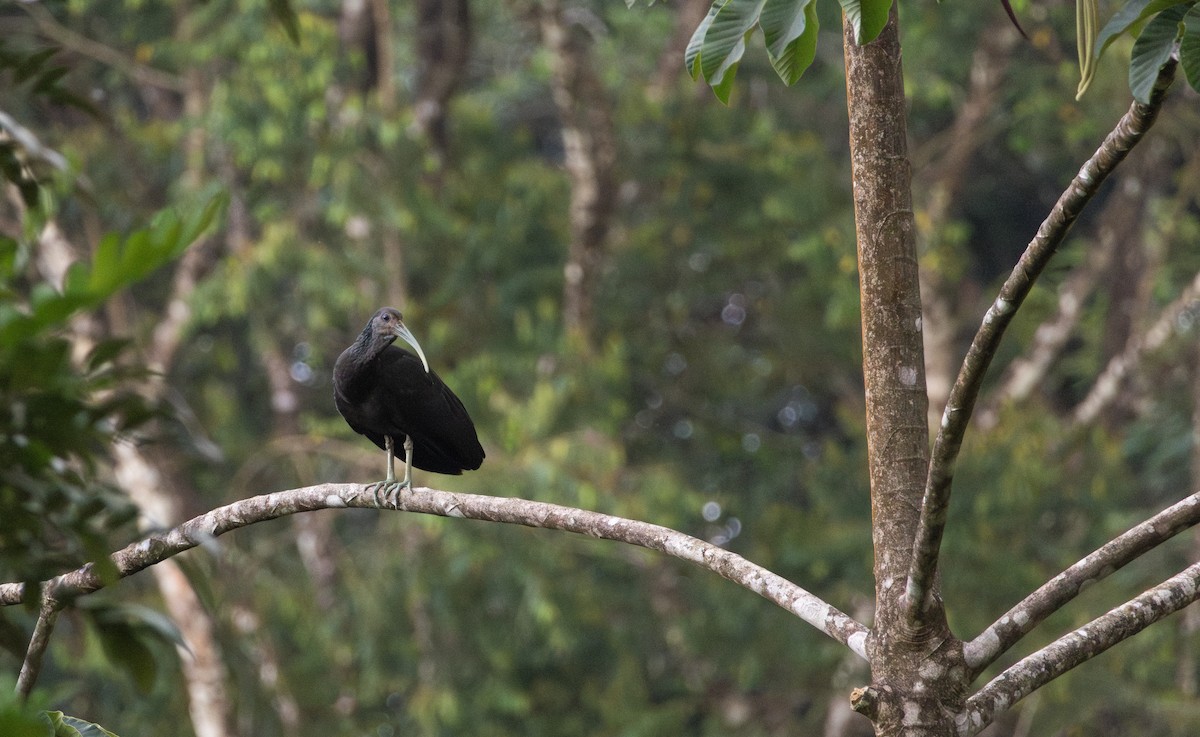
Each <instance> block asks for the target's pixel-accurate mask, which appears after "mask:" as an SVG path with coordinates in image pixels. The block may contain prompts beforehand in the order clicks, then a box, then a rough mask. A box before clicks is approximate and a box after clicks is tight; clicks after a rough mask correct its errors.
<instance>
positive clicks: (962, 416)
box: [908, 61, 1176, 614]
mask: <svg viewBox="0 0 1200 737" xmlns="http://www.w3.org/2000/svg"><path fill="white" fill-rule="evenodd" d="M1175 66H1176V65H1175V62H1173V61H1172V62H1168V64H1167V65H1166V66H1164V67H1163V69H1162V71H1161V72H1160V73H1159V75H1158V80H1157V82H1156V83H1155V86H1154V92H1153V94H1152V95H1151V99H1150V102H1149V104H1142V103H1139V102H1135V103H1133V105H1132V106H1131V107H1130V108H1129V110H1128V112H1126V113H1125V115H1124V116H1122V118H1121V120H1120V121H1119V122H1118V123H1117V125H1116V127H1115V128H1113V130H1112V131H1111V132H1110V133H1109V134H1108V136H1107V137H1106V138H1105V139H1104V142H1103V143H1102V144H1101V145H1100V148H1099V149H1097V150H1096V153H1094V154H1093V155H1092V157H1091V158H1090V159H1088V161H1087V163H1086V164H1084V165H1083V168H1082V169H1080V170H1079V173H1078V174H1077V175H1075V178H1074V179H1073V180H1071V183H1070V185H1069V186H1068V187H1067V189H1066V191H1064V192H1063V193H1062V195H1061V196H1060V197H1059V198H1058V202H1057V203H1055V205H1054V208H1053V209H1052V210H1051V211H1050V214H1049V215H1048V216H1047V217H1046V219H1045V220H1044V221H1043V222H1042V225H1041V227H1040V228H1038V232H1037V235H1036V236H1034V239H1033V240H1032V241H1031V242H1030V244H1029V246H1028V247H1026V249H1025V253H1023V254H1022V255H1021V259H1020V261H1018V262H1017V266H1016V268H1014V269H1013V271H1012V274H1010V275H1009V277H1008V279H1007V280H1006V281H1005V282H1004V285H1003V286H1002V287H1001V288H1000V294H999V296H998V297H997V298H996V301H995V302H994V303H993V304H992V306H991V307H990V308H988V311H987V314H986V315H984V318H983V324H982V325H980V327H979V330H978V331H977V332H976V334H975V338H974V340H972V341H971V346H970V348H969V349H968V350H967V356H966V358H965V359H964V360H963V364H962V368H961V369H960V371H959V374H958V379H956V380H955V382H954V387H953V388H952V389H951V390H950V399H949V401H948V402H947V403H946V410H945V412H944V413H943V415H942V423H941V427H940V428H939V430H938V434H937V439H936V440H935V441H934V445H933V454H932V456H931V458H930V463H929V478H928V481H927V483H926V485H925V497H924V500H923V501H922V503H921V522H920V529H919V534H918V537H917V542H916V546H915V549H914V555H913V558H912V571H911V574H910V577H909V586H908V597H909V609H910V614H915V613H916V608H917V607H920V606H921V602H922V601H923V600H924V599H925V598H926V597H927V596H928V592H929V591H930V590H931V588H932V585H933V578H934V574H935V572H936V570H937V558H938V551H939V550H940V548H941V543H942V534H943V532H944V531H945V526H946V513H947V511H948V509H949V504H950V487H951V484H952V482H953V480H954V468H955V462H956V461H957V458H958V452H959V449H960V448H961V446H962V440H963V436H964V434H965V433H966V428H967V423H968V422H969V421H970V418H971V413H972V411H973V410H974V407H975V400H976V399H977V398H978V397H979V389H980V387H981V386H982V385H983V379H984V376H985V375H986V374H987V369H988V366H989V365H990V364H991V362H992V359H993V358H994V357H995V355H996V349H997V347H998V346H999V344H1000V340H1001V338H1003V337H1004V332H1005V330H1006V329H1007V328H1008V325H1009V323H1010V322H1011V321H1012V318H1013V316H1014V315H1015V314H1016V312H1017V309H1018V308H1020V306H1021V304H1022V303H1023V302H1024V301H1025V297H1026V296H1028V295H1029V292H1030V290H1031V289H1033V285H1034V283H1035V282H1036V281H1037V278H1038V276H1039V275H1041V273H1042V271H1043V269H1045V268H1046V265H1047V264H1048V263H1049V262H1050V258H1051V257H1052V256H1053V255H1054V252H1055V251H1056V250H1057V249H1058V246H1059V245H1060V244H1061V243H1062V242H1063V240H1064V239H1065V238H1066V235H1067V232H1068V231H1069V230H1070V229H1071V226H1072V225H1074V223H1075V220H1076V219H1077V218H1078V217H1079V214H1080V213H1081V212H1082V211H1083V208H1084V207H1085V206H1086V205H1087V203H1088V202H1090V201H1091V199H1092V197H1094V196H1095V194H1096V192H1097V191H1098V190H1099V188H1100V185H1101V184H1102V183H1103V182H1104V180H1105V179H1106V178H1107V177H1108V175H1109V174H1110V173H1112V171H1113V170H1114V169H1115V168H1116V167H1117V165H1118V164H1120V163H1121V162H1122V161H1123V160H1124V159H1125V156H1126V155H1127V154H1128V153H1129V151H1130V149H1132V148H1133V147H1134V146H1135V145H1136V144H1137V143H1138V142H1139V141H1140V140H1141V139H1142V137H1143V136H1144V135H1145V134H1146V131H1148V130H1149V129H1150V127H1151V126H1152V125H1153V124H1154V121H1155V119H1156V118H1157V116H1158V111H1159V110H1160V109H1161V107H1162V103H1163V100H1164V99H1165V96H1166V92H1167V88H1168V87H1169V86H1170V85H1171V82H1172V80H1174V78H1175Z"/></svg>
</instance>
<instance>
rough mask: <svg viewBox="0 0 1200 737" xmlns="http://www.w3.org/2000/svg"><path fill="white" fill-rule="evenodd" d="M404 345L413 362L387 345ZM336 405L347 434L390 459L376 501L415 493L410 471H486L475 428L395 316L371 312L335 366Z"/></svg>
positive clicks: (387, 311) (391, 311)
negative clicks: (400, 451) (399, 448)
mask: <svg viewBox="0 0 1200 737" xmlns="http://www.w3.org/2000/svg"><path fill="white" fill-rule="evenodd" d="M396 338H403V339H404V340H405V342H407V343H408V344H409V345H410V346H412V347H413V348H414V349H416V351H417V355H413V354H412V353H409V352H408V351H406V350H404V349H403V348H400V347H398V346H395V345H392V343H394V342H395V341H396ZM333 401H334V404H335V405H337V409H338V412H341V413H342V417H344V418H345V419H346V422H347V424H349V425H350V427H351V429H353V430H354V431H355V432H357V433H360V434H362V435H366V436H367V437H368V438H370V439H371V442H373V443H375V444H376V445H378V446H379V447H380V448H383V449H384V450H385V451H387V478H386V479H384V480H383V481H381V482H379V483H378V484H375V487H376V488H375V495H376V500H377V501H378V500H379V499H380V496H381V495H382V496H383V497H384V498H386V497H388V496H389V495H391V494H396V495H397V498H398V495H399V493H400V491H401V490H402V489H406V488H410V487H411V486H412V467H413V466H416V467H417V468H420V469H423V470H425V471H433V472H435V473H446V474H460V473H462V472H463V471H474V470H475V469H477V468H479V466H480V465H481V464H482V463H483V455H484V454H483V448H482V447H481V446H480V445H479V437H478V436H477V435H476V434H475V424H474V423H473V422H471V417H470V415H468V414H467V410H466V408H465V407H463V404H462V401H460V400H459V398H458V397H457V396H455V395H454V392H452V391H450V387H448V386H446V384H445V383H444V382H443V381H442V380H441V379H440V378H438V375H437V374H435V373H433V372H432V371H430V370H429V362H428V361H426V360H425V352H424V351H423V350H421V344H420V343H418V342H417V339H416V338H414V337H413V334H412V333H411V332H410V331H409V329H408V327H406V326H405V324H404V319H403V318H402V317H401V316H400V311H399V310H395V309H393V308H391V307H384V308H383V309H381V310H379V312H376V313H375V315H374V316H373V317H372V318H371V321H370V322H368V323H367V327H366V328H364V329H363V331H362V333H360V334H359V336H358V339H357V340H355V341H354V343H353V344H352V345H351V346H350V347H349V348H347V349H346V350H345V351H343V352H342V355H340V356H338V360H337V363H335V364H334V366H333ZM401 438H403V440H402V442H403V444H404V480H403V481H399V482H397V481H396V471H395V452H396V441H397V440H400V439H401Z"/></svg>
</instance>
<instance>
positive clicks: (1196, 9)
mask: <svg viewBox="0 0 1200 737" xmlns="http://www.w3.org/2000/svg"><path fill="white" fill-rule="evenodd" d="M1179 65H1180V66H1182V67H1183V73H1184V74H1185V75H1186V76H1187V81H1188V84H1190V85H1191V86H1192V89H1194V90H1196V91H1197V92H1200V4H1196V5H1193V6H1192V9H1191V10H1189V11H1188V12H1187V15H1185V16H1183V38H1182V39H1180V41H1179Z"/></svg>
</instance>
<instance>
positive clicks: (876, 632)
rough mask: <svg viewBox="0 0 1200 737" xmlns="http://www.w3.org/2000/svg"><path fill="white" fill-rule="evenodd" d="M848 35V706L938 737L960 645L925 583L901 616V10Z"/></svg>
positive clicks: (917, 380) (906, 440)
mask: <svg viewBox="0 0 1200 737" xmlns="http://www.w3.org/2000/svg"><path fill="white" fill-rule="evenodd" d="M843 34H844V47H845V57H846V96H847V103H848V107H849V118H850V160H851V176H852V180H853V184H854V219H855V229H856V236H857V242H858V272H859V287H860V291H861V293H862V331H863V379H864V385H865V389H866V409H867V450H868V461H869V467H870V477H871V517H872V529H873V533H872V535H873V537H872V541H873V543H874V548H875V567H874V569H875V571H874V572H875V626H874V628H873V630H872V634H871V640H870V648H869V651H868V655H869V656H870V663H871V685H870V686H869V687H868V688H866V689H863V690H861V691H860V692H859V693H860V698H858V699H856V700H855V701H854V702H853V704H852V705H853V707H854V709H855V710H856V711H859V712H860V713H863V714H866V715H867V716H868V717H869V718H870V719H871V720H872V721H873V722H874V724H875V729H876V734H878V735H881V737H887V736H890V735H904V736H905V737H934V736H943V737H944V736H946V735H951V734H953V731H954V725H953V721H952V719H951V718H950V716H949V715H951V714H955V713H957V712H958V711H959V710H960V709H961V708H962V705H963V700H964V698H965V687H966V682H965V681H964V679H963V676H964V670H963V667H962V663H961V658H962V648H961V643H959V642H958V640H956V639H955V638H954V636H953V635H952V634H951V633H950V630H949V627H948V626H947V625H946V621H945V615H944V610H943V608H942V604H941V601H940V600H939V599H938V597H937V596H936V592H935V591H934V588H933V587H932V585H931V587H930V589H929V591H930V596H929V598H928V600H927V601H925V602H923V603H925V604H926V606H925V607H922V608H921V610H920V616H919V617H916V618H912V617H909V616H907V615H906V614H907V613H906V608H905V606H904V582H905V580H906V578H907V576H908V572H909V562H910V559H911V557H912V544H913V540H914V539H915V536H916V529H917V521H918V514H917V510H918V503H919V501H920V498H921V492H922V488H923V487H924V484H925V477H926V472H927V466H928V459H929V429H928V424H927V421H926V411H927V407H928V399H927V396H926V386H925V358H924V350H923V345H922V334H921V328H922V326H921V320H922V317H921V288H920V283H919V280H918V274H917V257H916V256H917V254H916V228H915V225H914V218H913V209H912V189H911V165H910V163H909V158H908V150H907V142H906V134H907V122H906V118H905V107H906V103H905V97H904V75H903V71H902V67H901V57H900V31H899V20H898V17H897V15H896V9H895V7H894V6H893V8H892V11H891V17H890V19H889V21H888V24H887V26H886V27H885V28H884V30H883V32H882V33H880V35H879V36H878V37H877V38H876V39H875V40H874V41H872V42H871V43H869V44H866V45H864V46H859V45H858V44H856V43H855V41H854V30H853V26H852V24H851V22H850V21H849V20H846V19H843Z"/></svg>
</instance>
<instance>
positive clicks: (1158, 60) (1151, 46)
mask: <svg viewBox="0 0 1200 737" xmlns="http://www.w3.org/2000/svg"><path fill="white" fill-rule="evenodd" d="M1186 13H1187V7H1186V6H1183V5H1176V6H1174V7H1171V8H1167V9H1166V10H1164V11H1163V12H1161V13H1159V14H1158V15H1156V16H1155V17H1154V18H1153V19H1151V20H1150V22H1149V23H1147V24H1146V27H1145V28H1144V29H1143V30H1142V33H1141V35H1140V36H1138V38H1137V41H1135V42H1134V43H1133V55H1132V57H1131V58H1130V60H1129V89H1130V91H1131V92H1133V98H1134V99H1135V100H1137V101H1138V102H1141V103H1147V102H1150V92H1151V90H1152V89H1154V80H1155V79H1157V78H1158V70H1160V69H1162V66H1163V64H1166V63H1167V59H1169V58H1170V57H1171V52H1172V51H1174V50H1175V41H1176V40H1177V39H1178V38H1179V33H1180V30H1181V28H1180V24H1181V22H1182V21H1183V16H1184V15H1185V14H1186Z"/></svg>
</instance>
